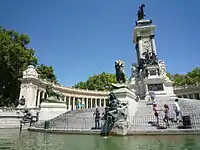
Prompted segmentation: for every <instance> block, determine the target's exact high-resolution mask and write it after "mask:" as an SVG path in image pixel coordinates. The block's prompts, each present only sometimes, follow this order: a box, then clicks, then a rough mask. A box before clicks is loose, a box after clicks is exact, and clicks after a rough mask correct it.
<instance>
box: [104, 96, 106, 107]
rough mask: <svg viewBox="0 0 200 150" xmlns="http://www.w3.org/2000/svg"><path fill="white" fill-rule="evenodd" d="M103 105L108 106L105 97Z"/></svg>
mask: <svg viewBox="0 0 200 150" xmlns="http://www.w3.org/2000/svg"><path fill="white" fill-rule="evenodd" d="M103 106H104V107H106V99H105V98H104V99H103Z"/></svg>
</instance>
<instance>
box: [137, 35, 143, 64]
mask: <svg viewBox="0 0 200 150" xmlns="http://www.w3.org/2000/svg"><path fill="white" fill-rule="evenodd" d="M141 39H142V36H137V44H138V48H137V53H138V55H137V56H138V63H139V61H140V59H141V58H142V54H141V53H140V50H141V49H142V41H141Z"/></svg>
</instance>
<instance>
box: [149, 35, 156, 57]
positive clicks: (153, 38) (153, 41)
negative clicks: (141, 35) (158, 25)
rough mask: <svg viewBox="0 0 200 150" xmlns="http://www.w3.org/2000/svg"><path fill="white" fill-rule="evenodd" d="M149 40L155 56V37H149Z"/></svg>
mask: <svg viewBox="0 0 200 150" xmlns="http://www.w3.org/2000/svg"><path fill="white" fill-rule="evenodd" d="M150 38H151V44H152V51H153V52H154V53H155V54H156V55H157V52H156V42H155V35H150Z"/></svg>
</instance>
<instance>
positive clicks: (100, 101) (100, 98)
mask: <svg viewBox="0 0 200 150" xmlns="http://www.w3.org/2000/svg"><path fill="white" fill-rule="evenodd" d="M99 105H100V107H102V106H101V98H100V99H99Z"/></svg>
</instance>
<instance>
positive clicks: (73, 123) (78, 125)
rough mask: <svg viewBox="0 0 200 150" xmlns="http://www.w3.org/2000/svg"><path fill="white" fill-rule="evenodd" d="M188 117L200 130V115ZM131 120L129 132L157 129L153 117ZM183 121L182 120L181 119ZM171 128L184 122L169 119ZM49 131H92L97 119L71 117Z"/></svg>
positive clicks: (162, 124)
mask: <svg viewBox="0 0 200 150" xmlns="http://www.w3.org/2000/svg"><path fill="white" fill-rule="evenodd" d="M186 116H189V117H190V120H189V121H190V122H191V128H192V129H200V115H197V114H195V115H194V114H188V113H187V115H186ZM163 118H164V116H163V115H160V116H159V126H160V127H166V123H165V122H164V121H163ZM128 120H130V122H129V124H130V126H129V127H130V128H129V130H154V129H157V125H156V122H157V120H156V118H155V117H154V116H153V115H149V116H143V117H137V118H132V117H131V118H128ZM181 120H182V119H181ZM168 121H169V128H168V129H177V128H178V126H183V123H184V122H183V120H182V121H180V122H178V123H177V122H176V120H175V117H174V116H170V117H169V120H168ZM104 122H105V120H100V127H102V126H103V124H104ZM48 123H49V126H48V129H58V130H59V129H61V130H62V129H68V130H90V129H93V128H94V127H95V119H94V118H93V117H80V118H79V117H77V118H75V117H74V118H73V117H69V118H59V119H58V120H50V121H49V122H48ZM44 125H45V122H43V123H37V124H35V125H34V126H35V127H36V128H44Z"/></svg>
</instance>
